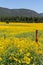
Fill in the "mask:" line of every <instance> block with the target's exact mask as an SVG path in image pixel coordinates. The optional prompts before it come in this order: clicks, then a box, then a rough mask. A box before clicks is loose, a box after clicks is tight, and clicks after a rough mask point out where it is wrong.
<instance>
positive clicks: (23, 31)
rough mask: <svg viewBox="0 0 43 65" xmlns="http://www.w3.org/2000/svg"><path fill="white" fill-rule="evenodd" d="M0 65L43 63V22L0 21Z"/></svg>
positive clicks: (35, 64)
mask: <svg viewBox="0 0 43 65" xmlns="http://www.w3.org/2000/svg"><path fill="white" fill-rule="evenodd" d="M36 30H38V43H36V41H35V39H36ZM0 65H43V23H42V24H41V23H40V24H39V23H37V24H36V23H29V24H27V23H9V24H6V23H3V24H2V23H0Z"/></svg>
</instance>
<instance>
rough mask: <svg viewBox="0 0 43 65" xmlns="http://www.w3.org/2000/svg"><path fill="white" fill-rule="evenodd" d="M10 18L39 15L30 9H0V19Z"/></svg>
mask: <svg viewBox="0 0 43 65" xmlns="http://www.w3.org/2000/svg"><path fill="white" fill-rule="evenodd" d="M3 16H4V17H5V16H8V17H12V16H26V17H37V16H38V17H39V16H40V14H39V13H37V12H35V11H33V10H30V9H8V8H2V7H0V17H3Z"/></svg>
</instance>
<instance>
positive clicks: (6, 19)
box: [0, 16, 43, 23]
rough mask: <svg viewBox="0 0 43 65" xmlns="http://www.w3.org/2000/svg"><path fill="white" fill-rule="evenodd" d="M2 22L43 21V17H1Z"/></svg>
mask: <svg viewBox="0 0 43 65" xmlns="http://www.w3.org/2000/svg"><path fill="white" fill-rule="evenodd" d="M0 21H1V22H6V23H9V22H20V23H43V17H23V16H21V17H19V16H15V17H0Z"/></svg>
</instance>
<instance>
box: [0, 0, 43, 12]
mask: <svg viewBox="0 0 43 65" xmlns="http://www.w3.org/2000/svg"><path fill="white" fill-rule="evenodd" d="M0 7H5V8H10V9H19V8H24V9H31V10H34V11H36V12H38V13H43V0H0Z"/></svg>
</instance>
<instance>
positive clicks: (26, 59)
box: [23, 56, 31, 64]
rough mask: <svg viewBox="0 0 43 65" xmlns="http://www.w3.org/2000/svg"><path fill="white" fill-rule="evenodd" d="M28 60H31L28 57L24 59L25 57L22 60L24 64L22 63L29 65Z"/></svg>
mask: <svg viewBox="0 0 43 65" xmlns="http://www.w3.org/2000/svg"><path fill="white" fill-rule="evenodd" d="M30 60H31V59H30V58H28V57H26V56H25V57H24V58H23V62H24V63H27V64H30Z"/></svg>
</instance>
